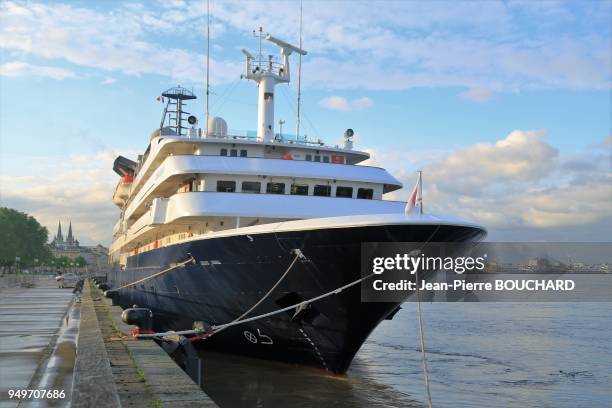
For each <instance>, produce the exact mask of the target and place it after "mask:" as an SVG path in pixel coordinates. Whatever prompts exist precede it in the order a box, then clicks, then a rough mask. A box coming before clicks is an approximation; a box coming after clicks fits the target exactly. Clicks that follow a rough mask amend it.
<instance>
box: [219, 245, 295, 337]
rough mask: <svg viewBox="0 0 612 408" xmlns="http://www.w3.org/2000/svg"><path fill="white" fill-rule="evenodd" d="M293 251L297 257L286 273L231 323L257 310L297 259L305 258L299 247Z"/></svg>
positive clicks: (287, 271)
mask: <svg viewBox="0 0 612 408" xmlns="http://www.w3.org/2000/svg"><path fill="white" fill-rule="evenodd" d="M293 252H294V253H295V258H293V262H291V265H289V267H288V268H287V270H286V271H285V273H283V274H282V276H281V277H280V278H279V279H278V280H277V281H276V283H275V284H274V285H273V286H272V287H271V288H270V290H268V292H267V293H266V294H265V295H263V297H262V298H261V299H259V300H258V301H257V303H255V304H254V305H253V306H251V307H250V308H249V310H247V311H246V312H244V313H243V314H241V315H240V316H238V317H237V318H235V319H234V320H232V321H231V322H230V323H234V322H237V321H239V320H240V319H243V318H244V317H246V316H248V315H249V313H251V312H252V311H253V310H255V308H256V307H257V306H259V305H260V304H261V303H262V302H263V301H264V300H266V299H267V298H268V296H270V294H272V292H274V289H276V288H277V287H278V285H280V283H281V282H282V281H283V279H285V276H287V274H289V271H290V270H291V269H292V268H293V266H294V265H295V263H296V262H297V260H298V259H299V258H300V257H301V258H304V255H303V254H302V251H300V250H299V249H294V250H293ZM221 330H223V329H217V331H216V332H215V333H219V332H220V331H221Z"/></svg>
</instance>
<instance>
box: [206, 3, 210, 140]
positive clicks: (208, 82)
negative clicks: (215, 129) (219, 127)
mask: <svg viewBox="0 0 612 408" xmlns="http://www.w3.org/2000/svg"><path fill="white" fill-rule="evenodd" d="M209 93H210V0H206V114H205V117H206V136H208V116H209V112H208V95H209Z"/></svg>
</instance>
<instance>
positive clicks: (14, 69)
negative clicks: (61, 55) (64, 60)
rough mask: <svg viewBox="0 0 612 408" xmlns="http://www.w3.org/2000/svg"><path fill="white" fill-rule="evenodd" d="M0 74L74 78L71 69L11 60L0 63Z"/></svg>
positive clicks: (74, 75)
mask: <svg viewBox="0 0 612 408" xmlns="http://www.w3.org/2000/svg"><path fill="white" fill-rule="evenodd" d="M0 75H2V76H9V77H18V76H35V77H45V78H52V79H59V80H61V79H66V78H76V77H77V74H76V73H75V72H73V71H70V70H67V69H64V68H59V67H51V66H47V65H32V64H29V63H27V62H22V61H13V62H7V63H5V64H2V65H0Z"/></svg>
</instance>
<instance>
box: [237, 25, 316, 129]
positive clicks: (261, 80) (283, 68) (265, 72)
mask: <svg viewBox="0 0 612 408" xmlns="http://www.w3.org/2000/svg"><path fill="white" fill-rule="evenodd" d="M256 36H257V37H259V41H260V49H259V59H258V60H254V58H253V55H252V54H251V53H250V52H248V51H247V50H245V49H242V53H243V54H244V55H245V56H246V73H245V74H244V75H242V76H241V78H246V79H250V80H253V81H255V82H257V84H258V86H259V97H258V104H257V111H258V114H257V140H259V141H263V140H272V139H274V87H275V86H276V84H279V83H289V80H290V76H289V56H290V55H291V54H292V53H293V52H297V53H298V54H300V55H306V51H304V50H302V49H301V48H298V47H296V46H293V45H291V44H288V43H286V42H284V41H282V40H279V39H278V38H275V37H272V36H271V35H270V34H266V35H265V36H264V35H263V30H262V28H261V27H260V28H259V35H257V34H256ZM262 38H265V39H266V40H268V41H270V42H272V43H274V44H276V45H278V46H279V47H280V49H281V55H282V57H283V63H282V64H278V63H275V62H273V61H272V55H269V56H268V60H267V61H264V60H263V55H262V51H261V39H262Z"/></svg>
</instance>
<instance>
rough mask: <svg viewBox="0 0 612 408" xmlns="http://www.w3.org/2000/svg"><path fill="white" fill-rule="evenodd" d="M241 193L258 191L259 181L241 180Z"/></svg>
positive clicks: (259, 189)
mask: <svg viewBox="0 0 612 408" xmlns="http://www.w3.org/2000/svg"><path fill="white" fill-rule="evenodd" d="M242 192H243V193H260V192H261V183H260V182H259V181H243V182H242Z"/></svg>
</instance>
